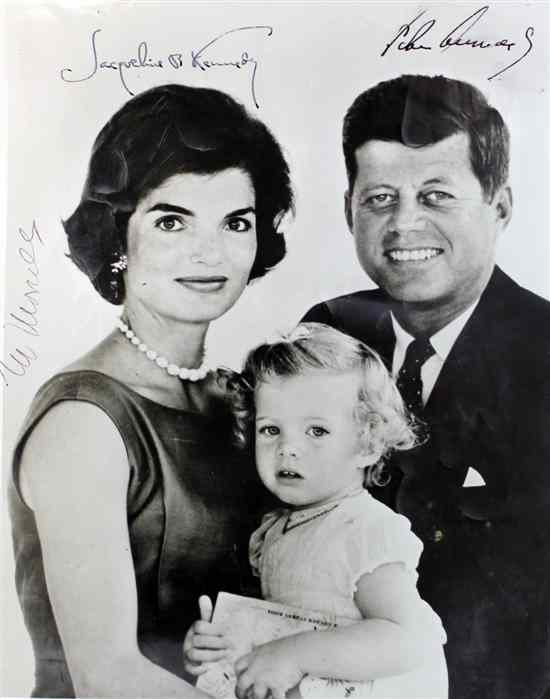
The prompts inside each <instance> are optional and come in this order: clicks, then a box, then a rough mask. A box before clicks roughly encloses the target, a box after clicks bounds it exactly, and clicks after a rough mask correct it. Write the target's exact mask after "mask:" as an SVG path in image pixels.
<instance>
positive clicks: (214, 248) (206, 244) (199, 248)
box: [191, 230, 222, 267]
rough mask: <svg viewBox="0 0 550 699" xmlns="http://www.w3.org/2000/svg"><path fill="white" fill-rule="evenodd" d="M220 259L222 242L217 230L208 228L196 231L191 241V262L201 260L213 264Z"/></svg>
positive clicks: (216, 263)
mask: <svg viewBox="0 0 550 699" xmlns="http://www.w3.org/2000/svg"><path fill="white" fill-rule="evenodd" d="M221 259H222V242H221V240H220V237H219V235H218V234H217V232H213V231H210V230H202V231H197V233H196V235H195V239H194V241H193V249H192V252H191V262H202V263H203V264H205V265H209V266H211V267H212V266H215V265H218V264H219V263H220V262H221Z"/></svg>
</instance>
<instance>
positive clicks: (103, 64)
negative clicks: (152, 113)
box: [60, 29, 163, 95]
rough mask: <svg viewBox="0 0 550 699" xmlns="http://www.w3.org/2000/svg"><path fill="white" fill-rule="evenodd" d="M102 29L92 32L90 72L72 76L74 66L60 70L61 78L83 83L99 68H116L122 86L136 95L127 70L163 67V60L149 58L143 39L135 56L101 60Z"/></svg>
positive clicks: (70, 81)
mask: <svg viewBox="0 0 550 699" xmlns="http://www.w3.org/2000/svg"><path fill="white" fill-rule="evenodd" d="M100 31H101V29H95V30H94V31H93V32H92V37H91V44H92V46H91V48H92V68H91V70H90V72H89V73H88V74H87V75H84V76H83V77H81V78H74V77H73V76H72V73H73V69H72V68H63V69H62V70H61V71H60V76H61V80H64V81H65V82H67V83H81V82H85V81H86V80H90V79H91V78H93V77H94V75H96V73H97V72H98V70H105V69H107V70H115V71H117V72H118V75H119V78H120V82H121V83H122V86H123V87H124V89H125V90H126V92H128V94H130V95H134V93H133V92H132V91H131V90H130V88H129V87H128V83H127V81H126V74H125V71H127V70H131V69H132V68H163V62H162V60H156V61H155V60H153V59H152V58H149V46H148V45H147V42H146V41H142V42H140V43H139V45H138V48H137V53H136V56H135V57H132V58H129V59H127V60H125V61H117V60H114V61H100V60H99V58H98V55H97V46H96V36H97V35H98V34H99V32H100Z"/></svg>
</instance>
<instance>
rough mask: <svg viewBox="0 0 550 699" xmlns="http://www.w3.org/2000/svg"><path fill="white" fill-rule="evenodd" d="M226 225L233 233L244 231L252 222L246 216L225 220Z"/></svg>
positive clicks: (248, 228)
mask: <svg viewBox="0 0 550 699" xmlns="http://www.w3.org/2000/svg"><path fill="white" fill-rule="evenodd" d="M227 227H228V228H229V230H230V231H234V232H235V233H246V232H247V231H249V230H250V229H251V228H252V224H251V223H250V221H249V220H248V219H246V218H232V219H230V220H229V221H228V222H227Z"/></svg>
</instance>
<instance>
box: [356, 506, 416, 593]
mask: <svg viewBox="0 0 550 699" xmlns="http://www.w3.org/2000/svg"><path fill="white" fill-rule="evenodd" d="M354 529H355V532H354V536H353V537H351V538H350V539H348V552H347V553H348V556H347V559H348V560H347V563H348V568H349V570H348V572H349V580H350V583H351V586H352V591H353V592H355V590H356V584H357V581H358V580H359V578H361V576H363V575H365V574H367V573H372V572H373V571H374V570H376V568H378V567H379V566H381V565H384V564H385V563H402V564H403V565H404V566H405V568H406V570H408V571H409V572H410V573H412V574H414V576H415V580H416V568H417V566H418V561H419V560H420V554H421V553H422V549H423V546H422V542H421V541H420V539H419V538H418V537H417V536H416V535H415V534H413V532H412V531H411V525H410V522H409V520H408V519H407V518H406V517H403V516H402V515H398V514H396V513H395V512H384V513H383V515H382V516H379V517H376V518H375V519H374V520H372V521H364V520H363V521H362V519H361V518H358V519H357V520H356V521H355V522H354Z"/></svg>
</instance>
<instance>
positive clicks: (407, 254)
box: [384, 247, 443, 262]
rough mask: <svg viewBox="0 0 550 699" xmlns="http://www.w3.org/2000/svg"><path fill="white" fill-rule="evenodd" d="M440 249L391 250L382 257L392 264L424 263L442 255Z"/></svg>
mask: <svg viewBox="0 0 550 699" xmlns="http://www.w3.org/2000/svg"><path fill="white" fill-rule="evenodd" d="M442 254H443V250H442V249H441V248H432V247H426V248H391V249H390V250H386V252H385V253H384V255H385V256H386V257H387V258H389V259H390V260H391V261H392V262H425V261H426V260H431V259H432V258H434V257H437V256H438V255H442Z"/></svg>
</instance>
